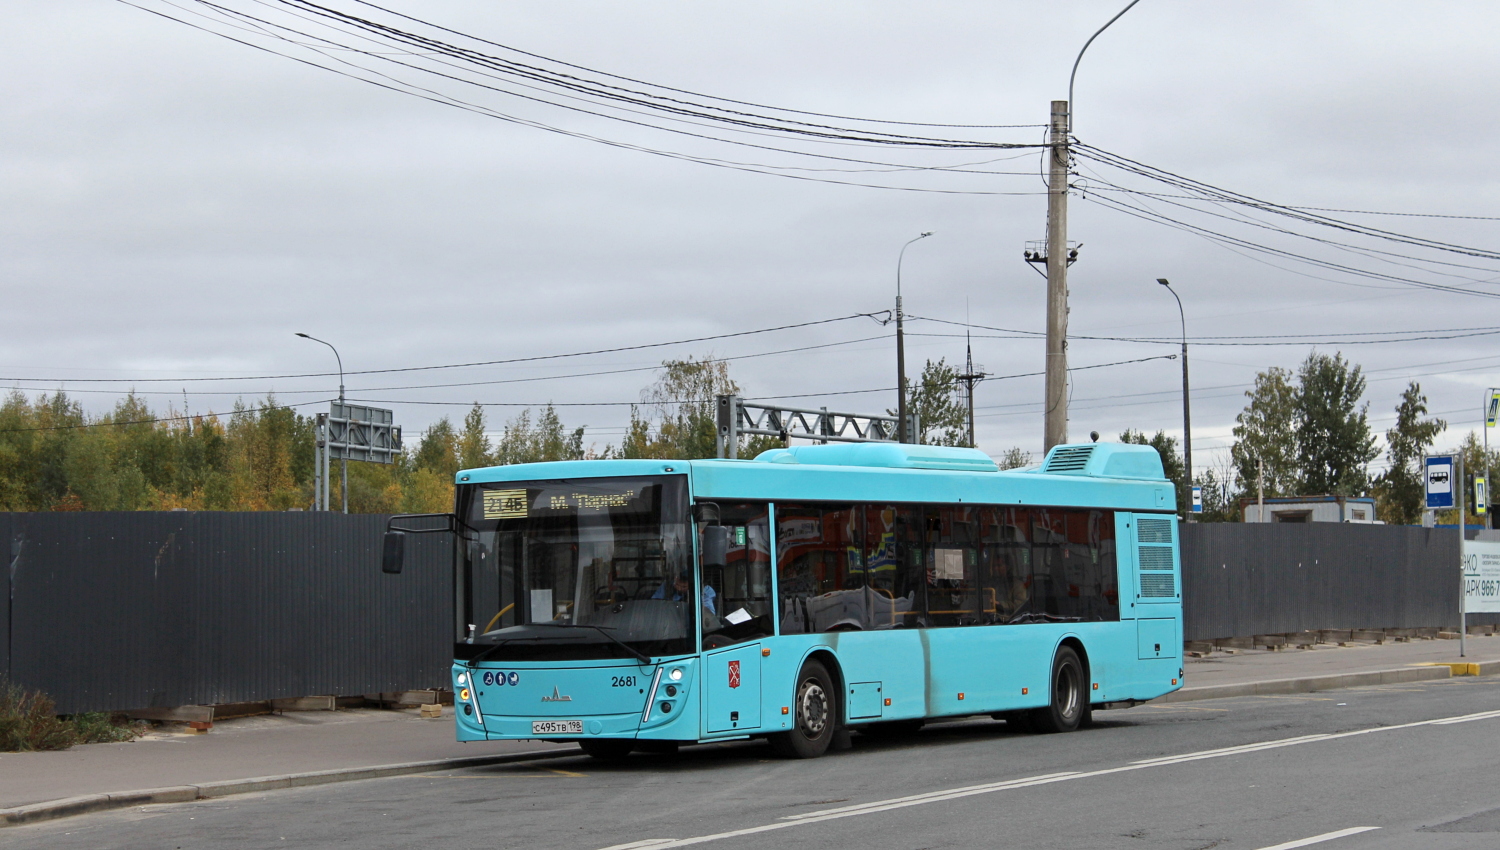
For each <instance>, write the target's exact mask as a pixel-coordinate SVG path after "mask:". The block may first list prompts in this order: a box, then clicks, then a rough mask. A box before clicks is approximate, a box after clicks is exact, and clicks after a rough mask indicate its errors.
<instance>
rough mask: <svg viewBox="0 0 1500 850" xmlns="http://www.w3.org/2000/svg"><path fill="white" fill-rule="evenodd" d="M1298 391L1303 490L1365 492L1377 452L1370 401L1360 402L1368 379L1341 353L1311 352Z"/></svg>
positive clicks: (1299, 464) (1303, 364)
mask: <svg viewBox="0 0 1500 850" xmlns="http://www.w3.org/2000/svg"><path fill="white" fill-rule="evenodd" d="M1297 377H1298V380H1299V382H1300V386H1299V387H1298V390H1297V396H1296V404H1295V409H1296V416H1297V462H1298V466H1299V467H1300V471H1301V477H1302V489H1303V490H1304V493H1303V494H1302V495H1312V494H1322V493H1327V494H1331V495H1340V496H1359V495H1364V494H1365V492H1367V491H1368V489H1369V486H1370V476H1369V472H1368V466H1369V463H1370V461H1372V460H1374V459H1375V458H1376V457H1377V456H1378V455H1379V454H1380V452H1379V450H1378V449H1376V447H1375V435H1374V434H1372V433H1370V423H1369V420H1368V417H1367V415H1366V414H1367V412H1368V410H1369V404H1368V403H1364V404H1361V399H1362V398H1363V396H1364V393H1365V379H1364V376H1363V375H1362V374H1361V371H1360V367H1358V366H1354V365H1351V364H1350V363H1349V362H1348V361H1346V360H1344V358H1343V356H1342V355H1340V354H1335V355H1334V356H1332V357H1329V356H1328V355H1326V354H1318V353H1317V352H1313V353H1312V354H1309V355H1308V356H1307V359H1306V360H1305V361H1303V363H1302V368H1301V370H1300V371H1299V372H1298V375H1297Z"/></svg>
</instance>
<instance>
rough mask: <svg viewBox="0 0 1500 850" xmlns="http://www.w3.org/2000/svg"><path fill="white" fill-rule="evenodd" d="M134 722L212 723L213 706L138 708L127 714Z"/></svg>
mask: <svg viewBox="0 0 1500 850" xmlns="http://www.w3.org/2000/svg"><path fill="white" fill-rule="evenodd" d="M125 716H126V717H129V718H131V719H132V720H167V721H172V722H175V723H212V722H213V721H214V707H213V706H211V705H176V706H171V707H169V708H136V709H131V710H130V711H127V712H125Z"/></svg>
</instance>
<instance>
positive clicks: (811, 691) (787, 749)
mask: <svg viewBox="0 0 1500 850" xmlns="http://www.w3.org/2000/svg"><path fill="white" fill-rule="evenodd" d="M836 693H837V691H835V690H834V687H833V677H832V676H829V675H828V668H826V667H824V666H823V664H822V662H819V661H808V662H807V663H806V664H803V665H802V672H800V673H798V674H797V686H796V688H795V689H794V690H793V692H792V728H791V730H790V731H787V732H775V733H772V734H771V735H768V736H767V740H768V741H769V742H770V744H771V749H772V750H774V751H775V752H776V754H777V755H779V756H781V757H783V758H795V759H814V758H817V757H818V756H821V755H822V754H823V753H825V752H827V751H828V744H829V743H830V742H831V741H832V740H833V730H834V726H835V725H837V723H838V716H839V713H838V702H837V699H838V698H837V697H836V696H835V694H836Z"/></svg>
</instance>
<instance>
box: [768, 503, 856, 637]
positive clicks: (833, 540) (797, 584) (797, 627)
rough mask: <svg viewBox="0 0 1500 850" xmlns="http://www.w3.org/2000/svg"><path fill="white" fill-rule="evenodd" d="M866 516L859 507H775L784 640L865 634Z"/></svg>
mask: <svg viewBox="0 0 1500 850" xmlns="http://www.w3.org/2000/svg"><path fill="white" fill-rule="evenodd" d="M861 515H862V509H861V508H859V507H854V506H840V507H826V506H818V507H813V506H802V505H792V504H787V505H783V504H780V503H778V504H777V505H776V548H777V558H776V570H777V583H778V585H779V587H780V592H781V599H780V600H779V602H780V611H779V612H778V616H779V618H780V622H781V633H782V634H793V635H794V634H808V633H814V632H827V631H851V630H862V629H864V628H866V624H867V623H868V622H869V618H868V617H867V616H866V614H865V605H864V601H865V600H864V597H865V595H866V593H867V590H866V587H865V582H866V576H867V574H868V569H867V560H866V558H865V553H864V552H863V550H862V547H861V545H860V540H859V537H860V534H859V532H860V527H859V526H860V517H861Z"/></svg>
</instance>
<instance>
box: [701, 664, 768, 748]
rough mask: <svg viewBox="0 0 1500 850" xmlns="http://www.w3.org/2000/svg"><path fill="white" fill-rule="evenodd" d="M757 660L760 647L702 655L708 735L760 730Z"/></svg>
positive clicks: (758, 667)
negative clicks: (742, 730) (740, 730)
mask: <svg viewBox="0 0 1500 850" xmlns="http://www.w3.org/2000/svg"><path fill="white" fill-rule="evenodd" d="M760 658H761V656H760V644H759V643H752V644H742V645H739V646H734V647H731V648H729V649H721V650H718V651H716V652H709V653H706V654H705V657H704V659H703V660H704V665H703V672H704V675H705V677H706V679H705V682H706V687H705V691H706V692H707V703H708V708H707V710H706V711H705V713H704V714H705V717H704V726H705V731H707V732H708V733H709V734H710V735H716V734H720V733H723V732H732V731H734V730H736V729H758V728H760Z"/></svg>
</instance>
